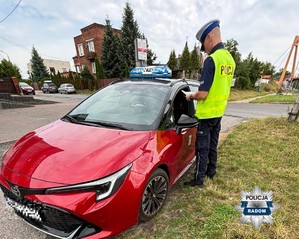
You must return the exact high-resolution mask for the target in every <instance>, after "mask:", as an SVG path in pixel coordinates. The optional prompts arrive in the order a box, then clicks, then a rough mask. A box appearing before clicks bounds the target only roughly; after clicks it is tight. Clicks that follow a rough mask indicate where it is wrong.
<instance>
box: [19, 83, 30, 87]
mask: <svg viewBox="0 0 299 239" xmlns="http://www.w3.org/2000/svg"><path fill="white" fill-rule="evenodd" d="M19 84H20V86H21V87H30V85H28V84H27V83H25V82H20V83H19Z"/></svg>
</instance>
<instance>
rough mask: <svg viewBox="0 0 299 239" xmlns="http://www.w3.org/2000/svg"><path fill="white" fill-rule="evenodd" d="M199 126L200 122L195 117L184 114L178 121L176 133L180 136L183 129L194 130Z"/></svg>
mask: <svg viewBox="0 0 299 239" xmlns="http://www.w3.org/2000/svg"><path fill="white" fill-rule="evenodd" d="M197 125H198V120H197V119H196V118H194V117H190V116H188V115H185V114H182V115H181V117H180V118H179V120H178V123H177V128H176V133H177V134H180V133H181V132H182V129H183V128H193V127H196V126H197Z"/></svg>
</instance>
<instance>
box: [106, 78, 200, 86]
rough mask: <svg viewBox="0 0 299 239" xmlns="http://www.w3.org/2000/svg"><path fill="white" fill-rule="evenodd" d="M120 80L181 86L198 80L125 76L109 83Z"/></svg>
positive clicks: (196, 82) (115, 82) (195, 82)
mask: <svg viewBox="0 0 299 239" xmlns="http://www.w3.org/2000/svg"><path fill="white" fill-rule="evenodd" d="M121 82H130V83H137V84H138V83H142V84H149V85H152V84H155V85H166V86H167V85H168V86H170V87H172V86H178V87H179V86H181V85H186V84H196V85H197V84H199V82H198V81H195V80H190V79H171V78H126V79H120V80H116V81H113V82H112V83H111V84H117V83H121Z"/></svg>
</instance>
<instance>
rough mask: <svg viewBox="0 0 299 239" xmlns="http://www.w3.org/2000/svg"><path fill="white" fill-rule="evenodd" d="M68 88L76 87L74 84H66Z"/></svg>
mask: <svg viewBox="0 0 299 239" xmlns="http://www.w3.org/2000/svg"><path fill="white" fill-rule="evenodd" d="M65 86H66V87H74V86H73V85H72V84H66V85H65Z"/></svg>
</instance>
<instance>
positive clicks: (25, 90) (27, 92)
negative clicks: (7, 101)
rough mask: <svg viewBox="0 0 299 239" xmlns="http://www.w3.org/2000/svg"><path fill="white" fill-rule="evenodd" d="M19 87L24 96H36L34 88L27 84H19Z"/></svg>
mask: <svg viewBox="0 0 299 239" xmlns="http://www.w3.org/2000/svg"><path fill="white" fill-rule="evenodd" d="M19 86H20V89H21V91H22V93H23V94H24V95H31V94H32V95H35V90H34V88H33V87H32V86H30V85H28V84H27V83H26V82H19Z"/></svg>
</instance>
